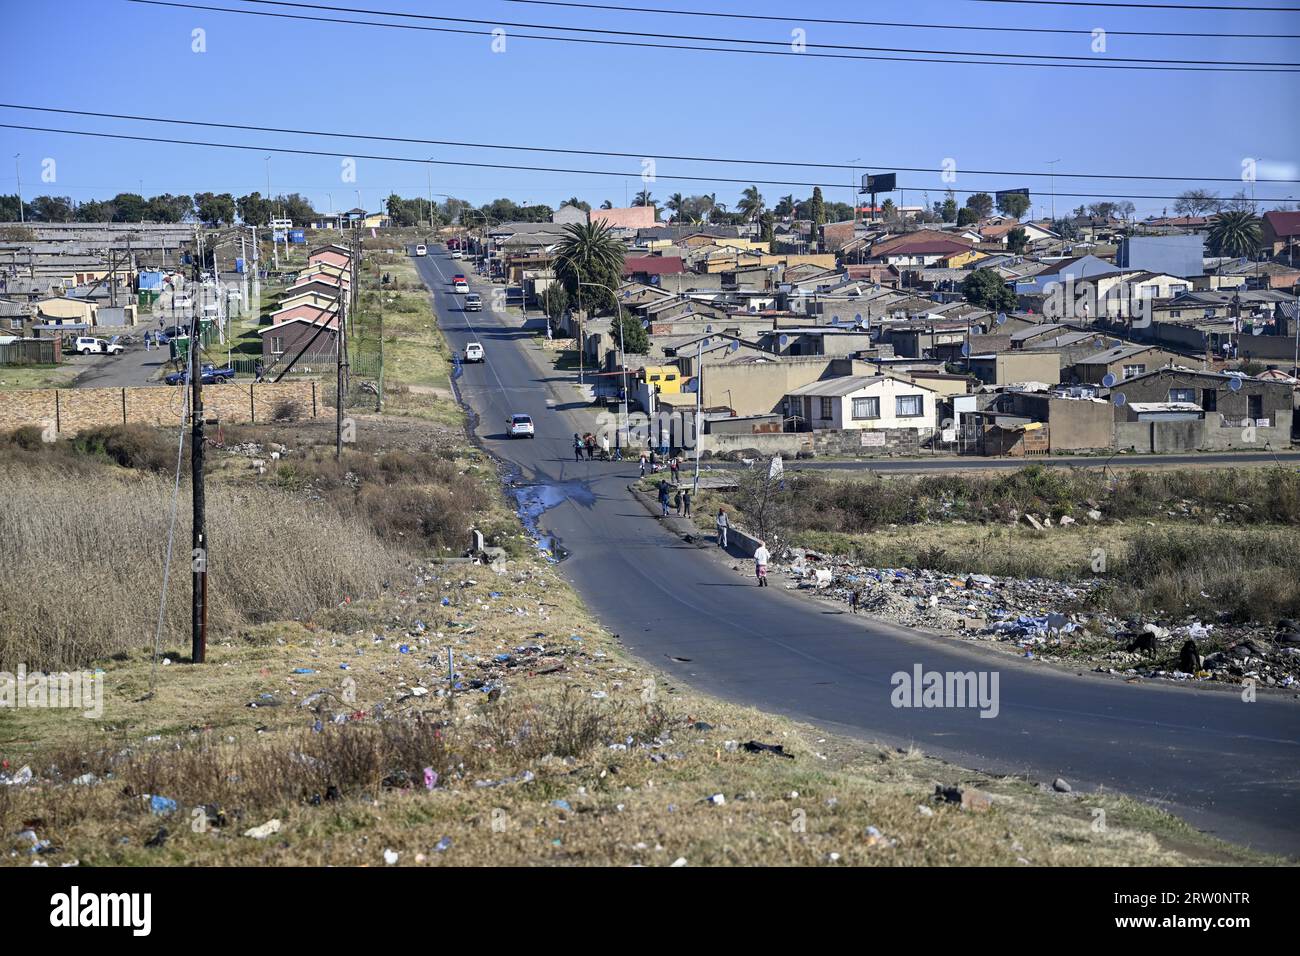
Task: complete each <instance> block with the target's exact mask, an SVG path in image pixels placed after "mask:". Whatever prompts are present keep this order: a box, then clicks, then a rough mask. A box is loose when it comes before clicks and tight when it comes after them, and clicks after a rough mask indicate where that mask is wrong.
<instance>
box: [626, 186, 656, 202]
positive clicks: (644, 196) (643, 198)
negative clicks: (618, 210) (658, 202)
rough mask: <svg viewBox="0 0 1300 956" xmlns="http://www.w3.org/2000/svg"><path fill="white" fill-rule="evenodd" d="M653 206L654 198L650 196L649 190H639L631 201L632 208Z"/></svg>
mask: <svg viewBox="0 0 1300 956" xmlns="http://www.w3.org/2000/svg"><path fill="white" fill-rule="evenodd" d="M654 204H655V197H654V196H652V195H650V190H648V189H643V190H641V191H640V192H639V193H637V194H636V198H635V199H633V200H632V205H633V206H653V205H654Z"/></svg>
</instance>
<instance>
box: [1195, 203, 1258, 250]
mask: <svg viewBox="0 0 1300 956" xmlns="http://www.w3.org/2000/svg"><path fill="white" fill-rule="evenodd" d="M1207 244H1208V245H1209V247H1210V252H1212V253H1213V254H1214V255H1216V256H1234V257H1242V256H1251V255H1254V254H1255V252H1256V251H1258V249H1259V220H1258V219H1256V218H1255V216H1254V214H1252V213H1251V212H1249V211H1247V210H1244V209H1238V210H1232V211H1230V212H1221V213H1219V214H1218V215H1217V216H1215V217H1214V221H1213V222H1212V223H1211V224H1210V235H1209V241H1208V243H1207Z"/></svg>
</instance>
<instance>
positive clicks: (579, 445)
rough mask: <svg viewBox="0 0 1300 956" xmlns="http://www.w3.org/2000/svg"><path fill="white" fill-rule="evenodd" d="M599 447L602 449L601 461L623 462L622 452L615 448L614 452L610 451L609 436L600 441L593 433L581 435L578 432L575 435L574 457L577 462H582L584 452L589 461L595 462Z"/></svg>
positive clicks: (602, 436) (603, 436) (602, 437)
mask: <svg viewBox="0 0 1300 956" xmlns="http://www.w3.org/2000/svg"><path fill="white" fill-rule="evenodd" d="M597 447H599V448H600V460H601V461H622V460H623V455H622V452H621V451H620V450H619V449H618V448H615V449H614V450H613V452H611V451H610V450H609V436H608V435H601V436H600V439H599V440H597V438H596V436H595V435H593V434H592V433H591V432H587V433H586V434H585V435H579V434H578V433H577V432H574V433H573V457H574V460H575V461H582V456H583V453H584V452H585V453H586V455H587V461H593V460H595V458H596V449H597Z"/></svg>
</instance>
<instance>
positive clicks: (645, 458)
mask: <svg viewBox="0 0 1300 956" xmlns="http://www.w3.org/2000/svg"><path fill="white" fill-rule="evenodd" d="M648 464H650V456H649V455H647V454H646V453H645V449H642V450H641V477H642V478H644V477H645V470H646V466H647V465H648Z"/></svg>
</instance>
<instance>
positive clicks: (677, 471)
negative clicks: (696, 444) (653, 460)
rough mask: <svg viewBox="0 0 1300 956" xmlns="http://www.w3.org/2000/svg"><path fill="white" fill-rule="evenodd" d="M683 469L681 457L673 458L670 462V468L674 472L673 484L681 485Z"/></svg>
mask: <svg viewBox="0 0 1300 956" xmlns="http://www.w3.org/2000/svg"><path fill="white" fill-rule="evenodd" d="M681 469H682V462H681V459H680V458H674V459H673V460H672V461H671V462H669V464H668V470H669V471H671V472H672V473H673V484H674V485H679V484H681V481H682V476H681Z"/></svg>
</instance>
